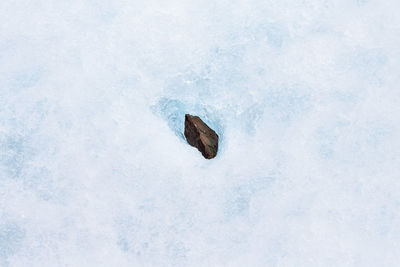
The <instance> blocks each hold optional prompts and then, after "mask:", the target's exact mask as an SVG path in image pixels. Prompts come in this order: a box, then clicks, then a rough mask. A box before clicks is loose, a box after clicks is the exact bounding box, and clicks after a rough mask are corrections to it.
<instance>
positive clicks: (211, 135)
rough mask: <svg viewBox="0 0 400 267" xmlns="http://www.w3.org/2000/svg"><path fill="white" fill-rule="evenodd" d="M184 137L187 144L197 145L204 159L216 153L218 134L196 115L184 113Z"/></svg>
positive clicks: (212, 156)
mask: <svg viewBox="0 0 400 267" xmlns="http://www.w3.org/2000/svg"><path fill="white" fill-rule="evenodd" d="M185 137H186V140H187V142H188V143H189V145H191V146H194V147H197V149H198V150H199V151H200V152H201V154H203V156H204V157H205V158H206V159H212V158H214V157H215V156H216V155H217V151H218V135H217V133H216V132H215V131H214V130H213V129H211V128H210V127H208V125H207V124H205V123H204V122H203V121H202V120H201V119H200V118H199V117H198V116H192V115H189V114H186V115H185Z"/></svg>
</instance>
